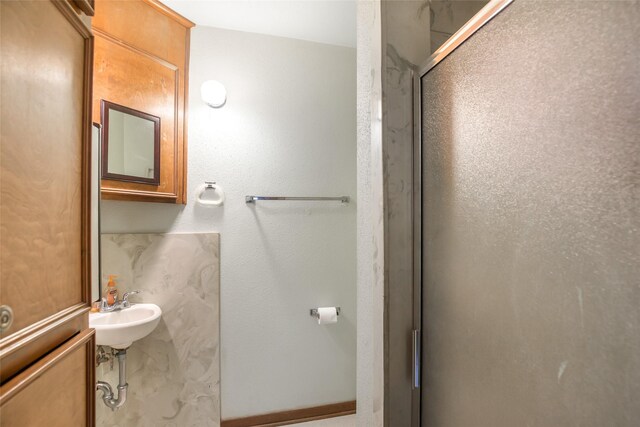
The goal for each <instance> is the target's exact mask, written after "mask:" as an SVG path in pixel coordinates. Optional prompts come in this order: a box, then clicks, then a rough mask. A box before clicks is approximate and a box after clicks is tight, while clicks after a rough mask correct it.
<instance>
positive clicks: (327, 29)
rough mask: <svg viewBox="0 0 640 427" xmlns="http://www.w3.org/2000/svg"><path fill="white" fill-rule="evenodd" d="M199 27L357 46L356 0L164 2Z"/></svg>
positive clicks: (169, 0) (180, 0) (174, 0)
mask: <svg viewBox="0 0 640 427" xmlns="http://www.w3.org/2000/svg"><path fill="white" fill-rule="evenodd" d="M162 2H163V3H164V4H166V5H167V6H169V7H170V8H171V9H173V10H175V11H176V12H178V13H179V14H181V15H182V16H184V17H185V18H187V19H189V20H191V21H193V22H195V23H196V25H203V26H208V27H217V28H226V29H230V30H238V31H246V32H251V33H259V34H269V35H273V36H280V37H290V38H294V39H300V40H309V41H314V42H319V43H327V44H333V45H338V46H348V47H355V46H356V0H162Z"/></svg>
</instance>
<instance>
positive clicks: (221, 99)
mask: <svg viewBox="0 0 640 427" xmlns="http://www.w3.org/2000/svg"><path fill="white" fill-rule="evenodd" d="M200 96H201V97H202V101H204V103H205V104H207V105H208V106H209V107H212V108H220V107H222V106H223V105H224V103H225V102H227V89H225V87H224V85H223V84H222V83H220V82H219V81H217V80H207V81H206V82H204V83H202V86H200Z"/></svg>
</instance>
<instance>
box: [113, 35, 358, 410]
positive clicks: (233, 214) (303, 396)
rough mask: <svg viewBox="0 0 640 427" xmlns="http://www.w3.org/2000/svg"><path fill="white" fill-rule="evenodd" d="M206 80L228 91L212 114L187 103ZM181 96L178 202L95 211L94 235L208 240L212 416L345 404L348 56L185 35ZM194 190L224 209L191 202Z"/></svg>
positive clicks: (352, 278) (352, 360) (350, 349)
mask: <svg viewBox="0 0 640 427" xmlns="http://www.w3.org/2000/svg"><path fill="white" fill-rule="evenodd" d="M208 79H216V80H219V81H221V82H222V83H223V84H224V85H225V86H226V87H227V90H228V100H227V103H226V105H225V106H224V107H223V108H221V109H216V110H214V109H211V108H209V107H206V106H205V105H204V104H203V103H202V102H201V100H200V85H201V84H202V82H203V81H205V80H208ZM189 86H190V88H189V91H190V99H189V153H188V156H189V165H188V168H189V176H188V179H189V182H188V186H189V188H188V190H189V200H188V204H187V205H186V207H184V206H173V205H163V204H154V203H133V202H104V203H103V216H102V217H103V226H102V227H103V228H102V230H103V232H105V233H114V232H196V231H198V232H202V231H211V232H219V233H220V234H221V306H222V309H221V340H222V348H221V360H222V362H221V363H222V375H221V378H222V379H221V381H222V417H223V419H226V418H234V417H240V416H246V415H252V414H261V413H266V412H273V411H279V410H285V409H294V408H303V407H308V406H315V405H321V404H326V403H333V402H341V401H348V400H354V399H355V397H356V300H355V298H356V202H355V201H356V196H357V195H356V56H355V49H352V48H343V47H335V46H329V45H323V44H317V43H312V42H305V41H299V40H293V39H286V38H278V37H272V36H264V35H257V34H250V33H242V32H236V31H230V30H220V29H213V28H206V27H196V28H195V29H194V30H193V32H192V38H191V65H190V82H189ZM205 180H213V181H216V182H217V183H218V184H220V185H221V186H222V187H223V188H224V190H225V192H226V196H227V201H226V203H225V205H224V207H221V208H207V207H203V206H199V205H196V204H195V203H194V195H195V192H196V189H197V187H198V186H200V185H201V184H202V183H203V182H204V181H205ZM248 194H260V195H349V196H351V197H352V200H353V202H352V203H350V204H348V205H341V204H340V203H326V202H325V203H316V202H312V203H300V202H298V203H295V202H259V203H258V204H256V205H247V204H245V201H244V196H245V195H248ZM176 298H180V295H176ZM324 305H339V306H341V307H342V310H343V313H342V315H341V316H340V322H339V323H338V324H337V325H330V326H318V325H317V324H316V323H314V321H313V319H312V318H311V317H310V316H309V309H310V308H312V307H318V306H324ZM202 327H207V325H202Z"/></svg>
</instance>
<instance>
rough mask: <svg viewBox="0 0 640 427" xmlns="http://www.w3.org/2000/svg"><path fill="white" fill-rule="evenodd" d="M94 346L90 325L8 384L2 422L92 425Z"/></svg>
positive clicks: (14, 426)
mask: <svg viewBox="0 0 640 427" xmlns="http://www.w3.org/2000/svg"><path fill="white" fill-rule="evenodd" d="M94 348H95V344H94V331H93V329H87V330H86V331H84V332H83V333H81V334H78V335H76V336H75V337H74V338H73V339H71V340H69V341H67V342H66V343H65V344H63V345H61V346H60V347H58V348H57V349H56V350H54V351H53V352H52V353H50V354H48V355H47V356H46V357H44V358H43V359H41V360H40V361H38V362H36V363H35V364H33V365H32V366H30V367H29V368H28V369H27V370H26V371H24V372H22V373H20V374H19V375H17V376H16V377H15V378H13V379H12V380H11V381H9V382H8V383H6V384H4V385H3V386H2V389H1V391H2V392H1V393H0V425H1V426H2V427H42V426H47V427H57V426H59V427H83V426H92V425H93V423H94V421H93V420H94V415H93V404H94V401H95V392H94V391H93V387H94V383H95V376H94V372H95V370H94Z"/></svg>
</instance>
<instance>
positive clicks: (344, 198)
mask: <svg viewBox="0 0 640 427" xmlns="http://www.w3.org/2000/svg"><path fill="white" fill-rule="evenodd" d="M258 200H301V201H323V202H324V201H332V200H333V201H340V202H342V203H349V200H350V199H349V196H339V197H284V196H245V197H244V201H245V202H247V203H255V202H257V201H258Z"/></svg>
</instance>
